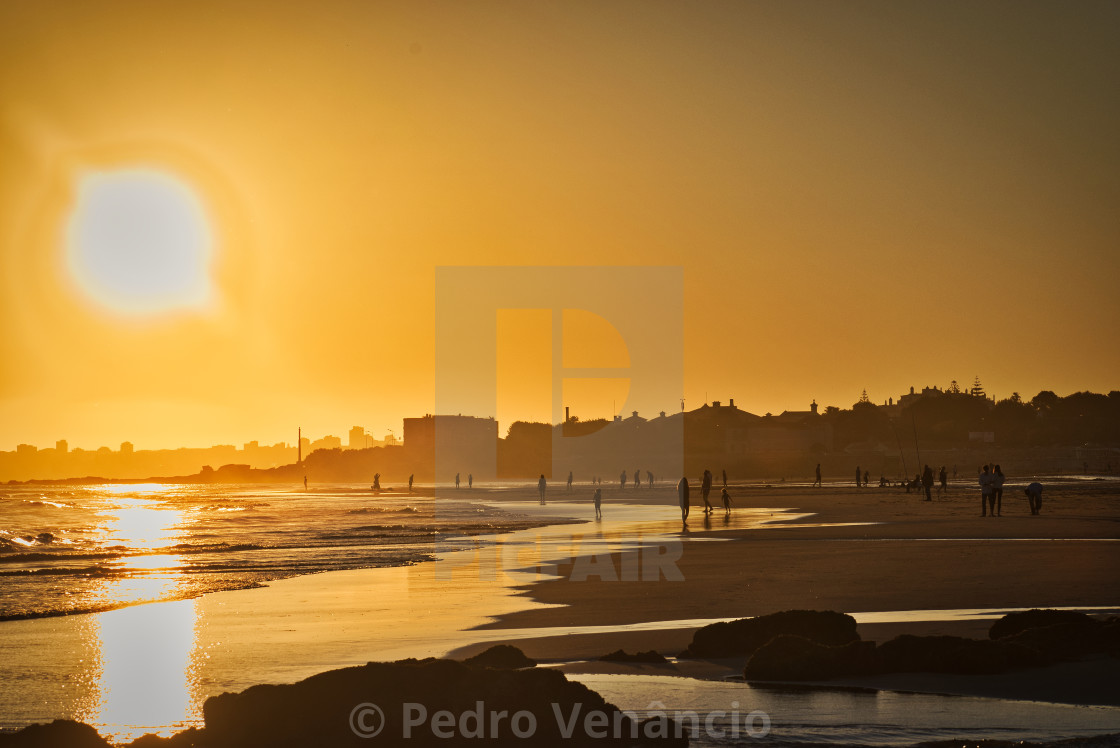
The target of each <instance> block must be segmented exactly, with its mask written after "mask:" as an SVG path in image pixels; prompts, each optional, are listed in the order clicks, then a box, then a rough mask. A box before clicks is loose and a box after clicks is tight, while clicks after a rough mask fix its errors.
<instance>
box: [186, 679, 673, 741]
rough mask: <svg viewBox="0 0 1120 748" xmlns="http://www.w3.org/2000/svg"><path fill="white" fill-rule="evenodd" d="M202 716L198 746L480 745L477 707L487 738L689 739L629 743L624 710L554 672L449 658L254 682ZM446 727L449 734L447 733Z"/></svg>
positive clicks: (651, 728)
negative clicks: (602, 722) (368, 734)
mask: <svg viewBox="0 0 1120 748" xmlns="http://www.w3.org/2000/svg"><path fill="white" fill-rule="evenodd" d="M363 704H376V705H377V707H378V708H379V709H380V711H381V715H383V716H379V715H378V714H377V713H376V712H374V711H373V710H372V708H371V707H364V708H365V709H367V711H366V712H363V713H361V714H359V715H358V717H357V724H358V726H359V727H369V728H372V727H377V726H380V727H381V729H380V731H379V732H378V733H377V736H376V737H374V738H372V739H370V738H365V737H359V736H358V735H356V734H355V732H354V730H352V729H351V724H352V720H354V719H355V718H354V717H353V714H354V710H355V709H357V708H363V707H361V705H363ZM554 705H555V706H554ZM577 706H578V708H579V710H580V711H579V712H578V719H577V720H576V721H575V723H574V725H573V726H574V730H575V731H574V734H573V735H572V736H571V738H570V739H565V738H564V736H563V733H562V731H561V728H562V726H563V724H564V722H563V721H561V720H558V718H557V712H559V713H560V715H562V717H563V718H564V720H567V719H568V718H569V717H570V715H571V714H572V713H573V711H574V710H575V709H576V707H577ZM421 709H422V710H423V711H424V713H425V714H426V716H427V718H426V719H425V720H422V721H420V723H419V724H417V725H416V726H413V727H411V728H409V729H410V731H411V732H410V734H409V733H408V732H406V720H408V719H409V718H410V717H411V718H414V717H415V716H416V715H417V714H419V710H421ZM444 711H446V712H447V713H448V715H447V718H446V719H447V721H446V722H443V723H442V724H440V723H437V722H435V721H434V715H436V714H437V713H439V712H444ZM500 712H505V715H504V717H502V718H496V717H494V714H496V713H500ZM519 712H525V713H527V715H531V716H523V717H522V719H521V723H520V724H521V729H522V731H524V730H525V728H526V726H527V725H528V724H529V723H530V721H531V722H533V723H535V729H534V730H533V732H532V738H531V739H526V738H523V737H518V736H517V735H516V734H515V733H514V732H513V730H512V722H513V721H514V720H513V717H514V715H515V714H517V713H519ZM588 712H597V713H602V714H604V715H606V719H607V720H608V722H609V724H610V725H611V726H612V729H608V730H607V732H606V735H607V736H611V735H613V724H614V721H615V720H618V721H619V723H620V724H621V725H622V735H623V736H624V737H623V739H620V740H615V739H613V738H611V737H606V738H597V737H596V735H595V730H596V728H595V727H594V726H592V728H591V731H590V732H589V731H588V724H589V723H588V722H585V717H586V715H587V714H588ZM203 713H204V716H205V718H206V727H205V729H204V730H203V731H202V733H203V734H202V735H201V737H202V740H200V741H199V745H200V746H206V748H253V747H254V746H270V747H275V748H283V747H287V746H290V747H291V748H296V746H309V745H320V746H330V747H331V748H334V747H335V746H369V745H409V746H446V745H473V744H477V743H478V742H479V741H478V739H477V738H473V737H471V735H472V734H473V731H474V730H476V729H477V728H478V719H477V718H475V717H473V716H472V715H474V714H478V716H479V717H481V719H482V730H484V732H483V734H484V735H485V736H486V737H487V740H486V743H487V744H496V745H518V746H524V745H529V744H531V745H534V746H537V745H545V746H557V747H559V746H570V745H573V742H572V741H573V740H574V741H575V743H574V744H575V745H581V744H584V743H586V742H588V741H590V740H597V742H600V743H602V744H605V745H647V744H651V743H654V742H656V743H657V744H659V745H665V744H669V745H687V739H683V738H682V739H674V738H669V739H668V740H667V741H666V740H658V739H657V738H639V739H638V740H630V739H629V736H630V734H631V732H630V731H631V726H632V723H631V722H630V720H629V719H627V718H626V717H625V715H623V714H622V713H621V712H619V711H618V710H617V709H616V708H615V707H613V706H612V705H610V704H607V703H606V702H605V701H604V700H603V698H602V697H601V696H599V695H598V694H597V693H595V692H594V691H591V690H590V689H588V688H587V687H586V686H583V685H582V684H580V683H576V682H573V681H569V680H567V679H566V678H565V677H564V675H563V674H562V673H560V672H558V671H556V670H551V669H544V668H540V669H537V668H534V669H527V670H495V669H491V668H471V667H468V666H466V665H464V664H463V663H460V662H454V661H452V660H426V661H420V662H415V661H413V662H397V663H369V664H367V665H364V666H361V667H351V668H344V669H341V670H333V671H331V672H327V673H320V674H319V675H314V676H312V677H310V678H307V679H306V680H303V681H300V682H298V683H294V684H291V685H284V686H268V685H265V686H253V687H252V688H249V689H247V690H245V691H242V692H241V693H238V694H222V695H221V696H216V697H214V698H211V699H207V701H206V703H205V705H204V707H203ZM495 719H497V726H496V727H495V726H494V720H495ZM658 725H659V726H660V727H661V733H660V734H667V735H670V736H671V735H672V734H673V729H672V727H671V726H666V724H665V722H664V721H658V722H652V723H651V722H649V721H647V722H644V723H641V726H639V735H640V736H641V735H650V734H652V735H657V734H658V732H657V731H656V730H655V727H656V726H658ZM441 730H442V731H445V732H450V733H452V735H451V736H450V737H446V738H445V737H441V736H440V731H441ZM643 730H644V731H643ZM406 735H408V737H407V738H405V736H406Z"/></svg>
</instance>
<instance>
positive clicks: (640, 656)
mask: <svg viewBox="0 0 1120 748" xmlns="http://www.w3.org/2000/svg"><path fill="white" fill-rule="evenodd" d="M599 660H600V661H602V662H637V663H654V664H658V665H662V664H665V663H666V662H668V660H666V659H665V658H664V657H663V656H661V655H660V654H658V653H657V652H655V651H653V650H652V649H651V650H649V651H648V652H638V653H637V654H628V653H627V652H626V650H623V649H616V650H615V651H614V652H611V653H610V654H605V655H603V656H602V657H600V658H599Z"/></svg>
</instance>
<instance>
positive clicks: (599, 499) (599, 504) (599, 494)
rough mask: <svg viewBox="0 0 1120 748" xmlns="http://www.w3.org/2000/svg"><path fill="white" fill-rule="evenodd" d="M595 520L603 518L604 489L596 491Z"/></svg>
mask: <svg viewBox="0 0 1120 748" xmlns="http://www.w3.org/2000/svg"><path fill="white" fill-rule="evenodd" d="M594 500H595V519H602V518H603V489H601V488H596V489H595V499H594Z"/></svg>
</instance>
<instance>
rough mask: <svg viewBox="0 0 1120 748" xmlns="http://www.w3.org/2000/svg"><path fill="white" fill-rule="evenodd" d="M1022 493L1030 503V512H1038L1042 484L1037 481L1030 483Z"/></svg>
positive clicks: (1040, 504) (1040, 502) (1040, 503)
mask: <svg viewBox="0 0 1120 748" xmlns="http://www.w3.org/2000/svg"><path fill="white" fill-rule="evenodd" d="M1023 493H1025V494H1026V495H1027V501H1028V502H1029V503H1030V505H1031V514H1038V513H1039V512H1040V511H1042V484H1041V483H1039V482H1038V481H1035V482H1034V483H1031V484H1030V485H1029V486H1027V487H1026V488H1024V489H1023Z"/></svg>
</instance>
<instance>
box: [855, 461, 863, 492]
mask: <svg viewBox="0 0 1120 748" xmlns="http://www.w3.org/2000/svg"><path fill="white" fill-rule="evenodd" d="M862 475H863V474H862V473H861V472H860V471H859V465H856V488H859V487H860V486H859V481H860V477H861V476H862Z"/></svg>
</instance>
